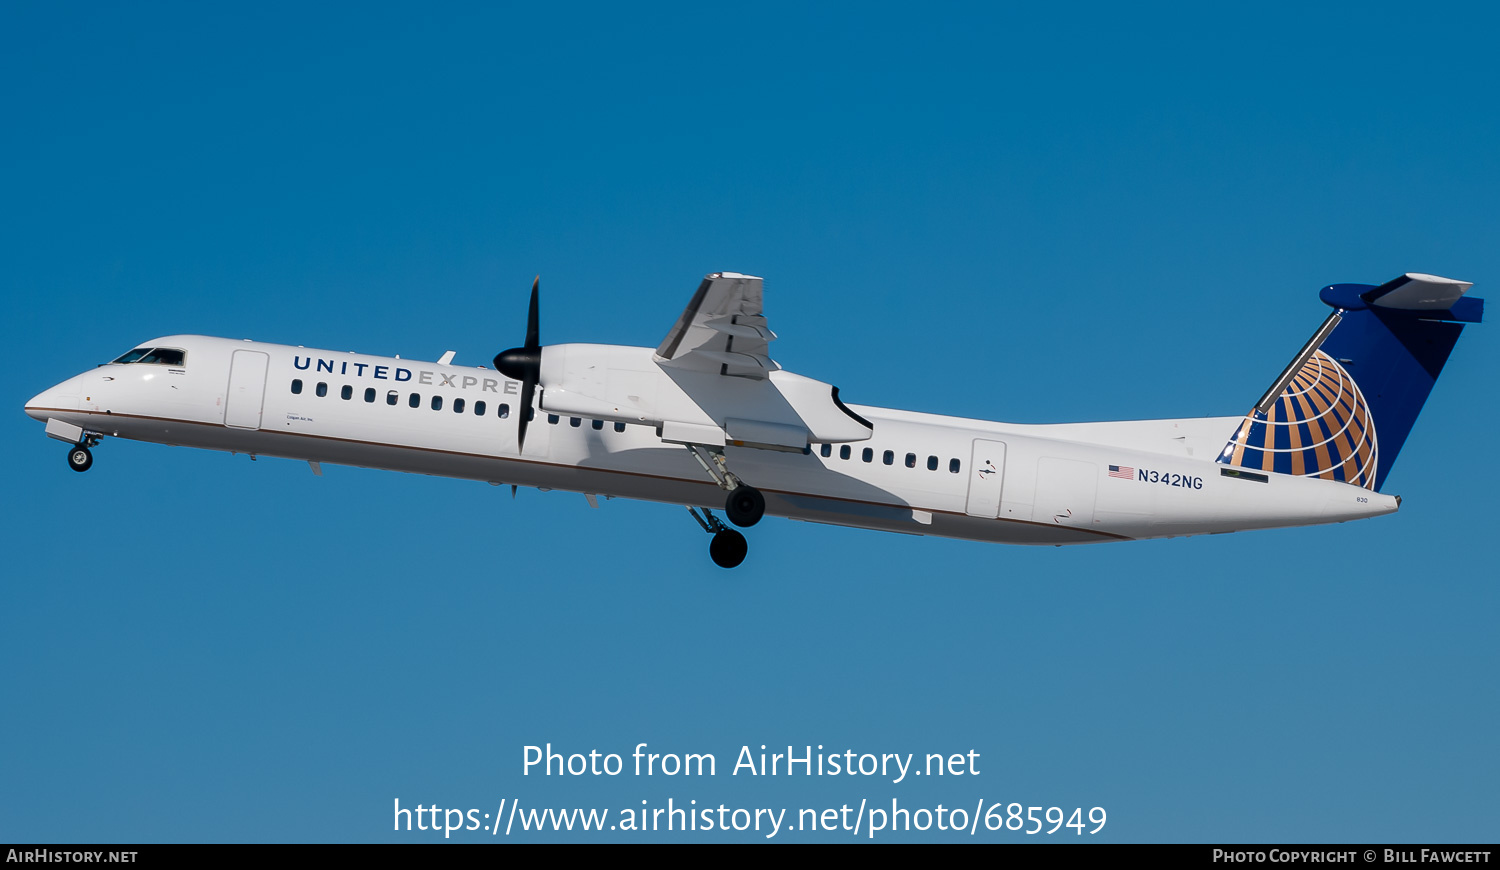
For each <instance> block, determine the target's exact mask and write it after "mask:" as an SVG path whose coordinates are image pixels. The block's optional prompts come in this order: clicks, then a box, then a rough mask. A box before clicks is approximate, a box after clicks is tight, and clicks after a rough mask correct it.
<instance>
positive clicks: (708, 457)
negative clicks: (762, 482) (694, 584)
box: [686, 444, 766, 564]
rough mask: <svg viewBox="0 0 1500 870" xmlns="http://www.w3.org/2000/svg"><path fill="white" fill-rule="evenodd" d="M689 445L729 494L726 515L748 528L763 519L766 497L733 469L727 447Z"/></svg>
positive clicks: (704, 466) (725, 508)
mask: <svg viewBox="0 0 1500 870" xmlns="http://www.w3.org/2000/svg"><path fill="white" fill-rule="evenodd" d="M686 447H687V449H688V452H689V453H691V454H693V458H694V459H696V460H698V464H699V465H701V466H703V470H704V471H706V472H708V476H709V477H712V478H713V479H714V483H717V484H718V485H719V488H720V489H723V490H725V491H727V492H728V493H729V497H728V498H727V499H725V500H724V515H725V516H727V517H729V521H730V522H731V523H734V524H735V525H737V526H740V527H741V528H746V529H748V528H749V527H751V526H753V525H755V524H756V523H758V522H760V518H761V517H763V516H765V515H766V497H765V496H763V495H761V494H760V490H758V489H756V488H755V487H753V486H750V485H749V484H747V483H745V482H744V481H743V480H740V479H739V478H738V477H736V476H735V474H734V472H732V471H730V470H729V464H728V463H727V462H726V461H725V460H724V450H723V448H720V447H703V446H702V445H699V444H688V445H686ZM741 558H743V556H741ZM735 564H739V563H738V562H736V563H735Z"/></svg>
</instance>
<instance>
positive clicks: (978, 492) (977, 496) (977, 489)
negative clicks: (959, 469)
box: [964, 438, 1005, 520]
mask: <svg viewBox="0 0 1500 870" xmlns="http://www.w3.org/2000/svg"><path fill="white" fill-rule="evenodd" d="M1004 482H1005V442H1003V441H983V440H981V439H978V438H976V439H974V455H973V459H972V460H971V461H970V462H969V503H968V505H967V506H966V507H965V508H964V510H965V512H967V513H968V515H969V516H971V517H984V518H986V519H991V520H992V519H994V518H995V517H998V516H1000V487H1001V485H1002V484H1003V483H1004Z"/></svg>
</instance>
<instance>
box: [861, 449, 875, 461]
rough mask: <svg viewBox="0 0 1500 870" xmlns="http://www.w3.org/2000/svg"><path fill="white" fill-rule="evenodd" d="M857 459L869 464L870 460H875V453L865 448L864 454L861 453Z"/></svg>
mask: <svg viewBox="0 0 1500 870" xmlns="http://www.w3.org/2000/svg"><path fill="white" fill-rule="evenodd" d="M859 458H860V459H863V460H864V461H866V462H870V461H872V460H874V458H875V451H874V450H871V449H870V448H868V447H866V448H865V452H864V453H862V454H860V457H859Z"/></svg>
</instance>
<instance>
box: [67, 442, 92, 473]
mask: <svg viewBox="0 0 1500 870" xmlns="http://www.w3.org/2000/svg"><path fill="white" fill-rule="evenodd" d="M93 465H94V454H92V453H90V452H89V449H88V448H87V447H85V446H84V445H82V444H75V445H73V446H72V447H71V448H70V449H69V450H68V467H69V468H71V469H73V470H74V471H88V470H89V469H90V468H92V467H93Z"/></svg>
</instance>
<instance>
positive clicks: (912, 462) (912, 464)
mask: <svg viewBox="0 0 1500 870" xmlns="http://www.w3.org/2000/svg"><path fill="white" fill-rule="evenodd" d="M906 467H907V468H916V467H917V454H915V453H908V454H906Z"/></svg>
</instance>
